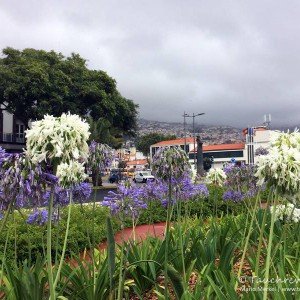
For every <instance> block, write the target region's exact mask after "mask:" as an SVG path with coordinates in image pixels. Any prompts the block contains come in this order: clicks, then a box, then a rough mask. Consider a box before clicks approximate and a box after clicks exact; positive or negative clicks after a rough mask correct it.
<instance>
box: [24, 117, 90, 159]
mask: <svg viewBox="0 0 300 300" xmlns="http://www.w3.org/2000/svg"><path fill="white" fill-rule="evenodd" d="M89 135H90V133H89V125H88V123H86V122H85V121H83V120H82V119H81V118H80V117H79V116H77V115H71V114H70V113H68V114H62V115H61V116H60V117H53V116H49V115H46V116H45V117H44V119H42V120H40V121H35V122H33V123H32V127H31V129H28V130H27V131H26V148H27V150H26V154H27V156H28V157H30V158H31V160H32V162H33V163H40V162H43V161H47V160H50V161H51V160H52V159H57V160H58V161H62V162H66V161H70V160H78V159H83V160H86V159H87V156H88V145H87V140H88V138H89Z"/></svg>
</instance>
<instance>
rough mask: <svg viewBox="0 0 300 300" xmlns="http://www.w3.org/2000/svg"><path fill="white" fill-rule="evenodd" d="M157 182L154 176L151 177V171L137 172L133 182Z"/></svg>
mask: <svg viewBox="0 0 300 300" xmlns="http://www.w3.org/2000/svg"><path fill="white" fill-rule="evenodd" d="M153 180H155V178H154V176H153V175H151V172H150V171H137V172H135V174H134V178H133V181H134V182H143V183H145V182H147V181H153Z"/></svg>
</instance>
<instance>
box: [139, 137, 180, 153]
mask: <svg viewBox="0 0 300 300" xmlns="http://www.w3.org/2000/svg"><path fill="white" fill-rule="evenodd" d="M173 139H176V136H175V135H164V134H161V133H156V132H154V133H149V134H145V135H142V136H140V137H138V138H137V141H136V148H137V150H139V151H141V152H143V154H144V155H146V156H148V155H149V154H150V146H151V145H153V144H155V143H158V142H161V141H167V140H173Z"/></svg>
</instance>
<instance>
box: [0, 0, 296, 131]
mask: <svg viewBox="0 0 300 300" xmlns="http://www.w3.org/2000/svg"><path fill="white" fill-rule="evenodd" d="M299 37H300V1H297V0H294V1H291V0H282V1H281V0H270V1H264V0H248V1H247V0H244V1H243V0H236V1H230V0H227V1H221V0H217V1H212V0H206V1H201V0H193V1H192V0H181V1H175V0H170V1H167V0H161V1H155V0H147V1H143V0H135V1H133V0H132V1H127V0H118V1H113V0H109V1H100V0H85V1H84V0H82V1H79V0H69V1H63V0H57V1H56V0H47V1H42V0H38V1H34V0H26V1H25V0H22V1H21V0H0V48H1V49H2V48H4V47H7V46H11V47H15V48H18V49H23V48H28V47H30V48H36V49H45V50H52V49H53V50H55V51H60V52H62V53H63V54H65V55H69V54H70V53H71V52H77V53H79V54H80V55H81V56H82V57H84V58H86V59H87V60H88V65H89V67H90V68H94V69H102V70H105V71H106V72H107V73H108V74H109V75H110V76H112V77H114V78H115V79H116V80H117V83H118V89H119V90H120V92H121V93H122V94H123V96H125V97H127V98H130V99H132V100H134V101H135V102H136V103H138V104H139V105H140V116H141V117H143V118H146V119H151V120H166V121H179V122H181V121H182V117H181V115H182V114H183V111H184V110H185V111H187V112H188V113H193V112H195V113H199V112H205V113H206V115H205V116H202V117H200V118H201V119H200V118H199V119H198V121H199V123H214V124H228V125H234V126H240V127H243V126H247V125H257V124H259V123H261V122H262V121H263V115H264V114H265V113H271V114H272V121H274V123H277V124H280V123H281V124H300V101H299V100H300V39H299Z"/></svg>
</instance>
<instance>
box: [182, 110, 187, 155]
mask: <svg viewBox="0 0 300 300" xmlns="http://www.w3.org/2000/svg"><path fill="white" fill-rule="evenodd" d="M186 117H188V114H187V113H186V112H184V113H183V134H184V151H185V152H186Z"/></svg>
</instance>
